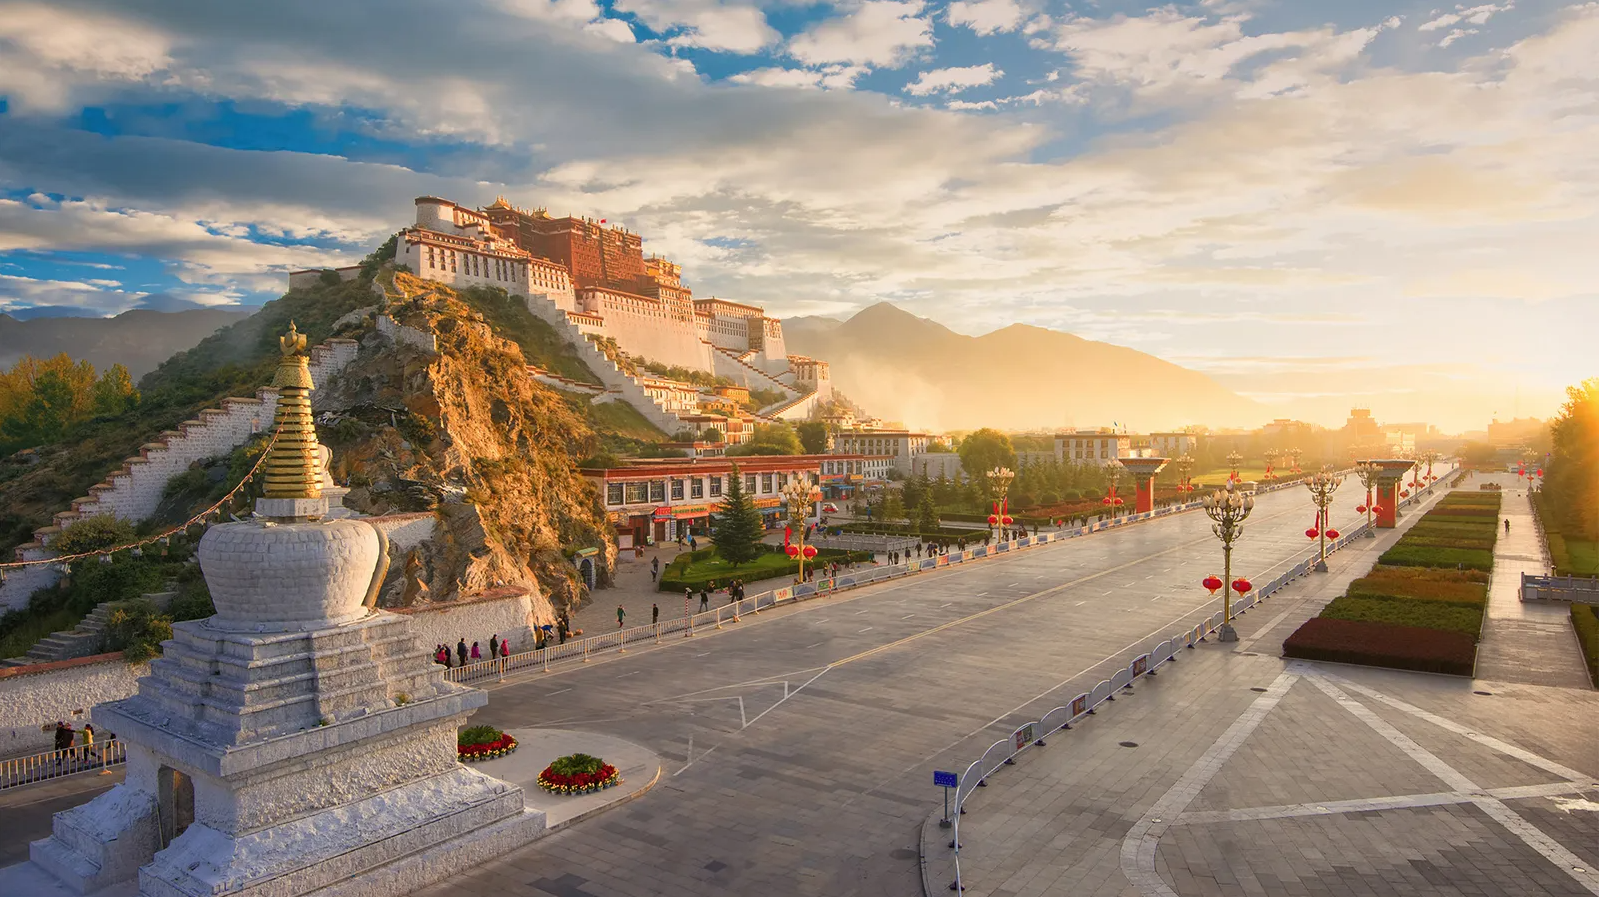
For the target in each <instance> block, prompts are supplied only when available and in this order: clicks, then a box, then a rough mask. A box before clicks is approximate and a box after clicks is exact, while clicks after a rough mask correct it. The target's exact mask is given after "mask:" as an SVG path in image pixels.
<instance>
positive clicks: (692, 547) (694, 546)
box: [688, 533, 700, 551]
mask: <svg viewBox="0 0 1599 897" xmlns="http://www.w3.org/2000/svg"><path fill="white" fill-rule="evenodd" d="M688 550H689V551H699V550H700V543H699V541H698V540H696V539H695V538H694V534H693V533H689V534H688Z"/></svg>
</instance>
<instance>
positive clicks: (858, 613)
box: [855, 608, 872, 617]
mask: <svg viewBox="0 0 1599 897" xmlns="http://www.w3.org/2000/svg"><path fill="white" fill-rule="evenodd" d="M871 610H872V609H871V608H867V609H866V610H858V611H856V612H855V616H857V617H858V616H860V615H861V614H866V613H871Z"/></svg>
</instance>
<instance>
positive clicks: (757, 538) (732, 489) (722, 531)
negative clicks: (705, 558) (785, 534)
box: [711, 464, 766, 568]
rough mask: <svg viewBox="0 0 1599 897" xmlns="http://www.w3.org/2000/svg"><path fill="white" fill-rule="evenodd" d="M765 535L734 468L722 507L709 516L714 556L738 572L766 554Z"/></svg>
mask: <svg viewBox="0 0 1599 897" xmlns="http://www.w3.org/2000/svg"><path fill="white" fill-rule="evenodd" d="M765 534H766V527H765V526H764V525H763V524H762V523H761V513H760V511H757V510H756V509H755V502H754V501H752V500H751V499H750V497H749V495H748V494H746V493H745V492H744V476H743V474H741V473H740V472H739V469H738V465H737V464H734V465H733V470H732V471H731V473H729V475H728V484H727V492H726V493H725V494H724V495H723V496H722V504H721V506H720V507H718V508H717V510H716V513H715V514H712V515H711V538H712V539H713V540H715V542H716V553H717V554H718V555H720V556H721V557H722V558H723V559H724V560H726V561H727V562H728V563H730V564H732V565H733V566H734V568H737V567H738V566H739V565H740V564H747V563H749V562H750V561H753V560H755V559H756V558H758V557H760V556H761V555H762V554H765V553H766V546H764V545H762V544H761V537H762V536H764V535H765Z"/></svg>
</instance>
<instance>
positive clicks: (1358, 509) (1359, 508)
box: [1355, 505, 1366, 514]
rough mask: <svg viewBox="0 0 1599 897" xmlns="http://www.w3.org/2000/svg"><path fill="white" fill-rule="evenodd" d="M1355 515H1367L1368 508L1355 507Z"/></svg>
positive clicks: (1362, 506)
mask: <svg viewBox="0 0 1599 897" xmlns="http://www.w3.org/2000/svg"><path fill="white" fill-rule="evenodd" d="M1355 513H1356V514H1364V513H1366V506H1365V505H1355Z"/></svg>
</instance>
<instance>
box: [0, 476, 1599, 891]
mask: <svg viewBox="0 0 1599 897" xmlns="http://www.w3.org/2000/svg"><path fill="white" fill-rule="evenodd" d="M1473 487H1474V484H1473ZM1352 504H1353V502H1352V501H1342V502H1339V503H1338V505H1339V507H1338V508H1335V516H1334V523H1335V525H1336V526H1338V527H1339V528H1341V529H1348V528H1353V526H1354V525H1355V524H1356V522H1357V521H1356V519H1355V515H1354V513H1353V510H1352V508H1350V507H1344V506H1346V505H1352ZM1419 513H1420V511H1419V510H1418V509H1410V510H1407V512H1406V516H1405V519H1404V520H1402V521H1401V525H1404V524H1405V523H1408V522H1409V521H1411V520H1414V519H1415V518H1416V517H1418V516H1419ZM1309 516H1310V505H1309V502H1308V499H1307V497H1306V493H1305V492H1304V490H1300V489H1296V490H1284V491H1282V492H1278V493H1272V494H1269V495H1263V496H1261V498H1260V500H1259V502H1258V504H1257V506H1256V510H1255V513H1254V515H1253V516H1252V517H1251V518H1250V521H1249V522H1248V524H1246V526H1247V528H1248V532H1247V534H1246V535H1245V537H1244V539H1243V541H1242V542H1241V543H1239V548H1238V550H1237V551H1236V552H1235V558H1234V563H1235V574H1236V573H1242V574H1244V575H1247V576H1248V577H1250V578H1251V579H1254V580H1255V581H1257V582H1264V581H1266V580H1268V579H1270V578H1272V577H1274V576H1276V575H1278V574H1280V573H1281V572H1283V571H1284V570H1286V569H1288V568H1289V567H1291V566H1292V565H1293V564H1294V563H1295V562H1296V561H1298V560H1301V559H1302V558H1303V557H1304V555H1305V553H1306V552H1307V551H1308V545H1309V543H1308V541H1307V540H1306V539H1305V537H1304V535H1303V529H1304V526H1305V522H1306V520H1307V519H1308V517H1309ZM1209 524H1210V521H1209V520H1208V518H1206V517H1205V516H1204V515H1203V514H1202V513H1189V514H1182V515H1177V516H1174V517H1170V518H1165V519H1160V520H1155V521H1150V522H1147V523H1143V524H1139V525H1136V526H1131V527H1128V528H1126V529H1123V530H1116V531H1109V532H1105V533H1100V534H1095V535H1093V536H1090V537H1087V538H1083V539H1074V540H1068V541H1066V542H1063V543H1060V544H1057V545H1051V546H1045V547H1042V548H1038V549H1032V550H1028V551H1024V552H1019V553H1017V554H1015V555H1013V556H1002V557H1000V558H997V559H992V560H987V561H981V562H976V563H971V564H965V565H961V566H960V567H956V568H949V569H946V570H942V571H938V572H933V573H927V574H922V575H919V576H915V577H910V578H907V579H903V580H896V581H893V582H889V583H883V584H879V585H876V586H873V587H870V588H866V589H861V590H857V591H852V592H846V593H842V594H839V595H836V596H833V597H829V598H820V599H815V600H811V601H808V602H804V603H801V604H798V605H793V606H787V607H784V608H783V609H781V610H769V611H765V612H763V613H761V614H759V615H756V614H748V615H745V617H744V618H743V622H741V623H739V624H737V625H731V626H728V627H727V628H726V629H724V630H722V631H714V630H700V631H699V632H697V633H696V635H695V636H694V637H693V638H681V637H679V638H669V639H667V640H665V642H663V643H662V644H661V645H660V646H658V647H657V646H650V645H645V646H638V647H633V648H630V649H629V651H628V653H627V654H625V655H606V656H603V657H597V658H596V659H595V660H594V661H593V662H591V663H588V664H578V663H573V664H569V665H566V666H564V667H556V668H554V669H553V670H552V671H551V672H550V673H548V674H542V673H540V674H529V675H528V676H527V677H525V678H522V679H518V680H508V681H507V682H506V683H504V684H503V685H499V686H494V687H491V690H490V703H489V706H488V707H487V708H486V709H484V710H483V711H481V712H480V713H479V714H478V715H477V717H476V718H475V721H477V722H484V723H489V724H493V725H497V726H501V727H505V728H510V729H514V730H523V729H528V728H531V727H535V726H538V727H553V728H561V729H575V730H582V731H589V732H596V733H601V734H605V735H609V736H613V737H616V738H621V739H625V740H627V741H629V742H633V743H636V744H638V745H641V746H643V747H644V748H645V749H647V750H648V751H650V752H653V753H654V754H655V755H657V756H658V757H659V758H660V762H661V765H662V768H663V772H662V775H661V778H660V781H659V783H658V784H656V785H655V787H654V788H653V789H651V790H650V791H649V792H648V793H646V794H643V795H642V796H640V797H639V798H638V799H636V800H633V801H631V802H629V803H627V804H625V805H622V806H619V807H616V808H614V809H611V810H607V811H606V812H605V813H604V814H602V815H599V816H596V817H593V818H589V819H585V820H583V821H582V822H581V823H580V824H576V825H573V826H570V827H568V828H566V829H564V830H562V831H558V832H555V833H553V834H551V835H549V836H547V837H546V838H543V839H541V840H540V841H537V842H535V843H534V844H532V845H530V846H529V847H527V848H524V849H522V850H519V851H516V852H514V853H512V854H509V855H507V856H505V857H503V858H501V859H500V860H497V861H494V862H491V863H488V864H485V865H484V866H482V867H481V868H480V869H478V870H476V871H474V872H473V873H471V874H469V875H466V876H463V877H460V878H457V879H455V880H452V881H450V882H447V883H445V884H442V885H439V886H437V887H434V888H432V889H430V890H426V891H423V892H421V893H424V894H428V895H438V897H443V895H446V894H448V895H455V894H460V893H497V894H508V895H530V897H545V895H554V897H585V895H586V897H602V895H654V894H661V895H701V894H738V895H764V894H773V895H786V894H802V895H809V894H817V895H822V894H827V895H836V894H861V895H889V897H913V895H919V894H922V893H923V887H924V886H923V878H924V875H923V865H924V860H923V853H924V849H923V843H924V842H926V843H927V847H926V849H925V853H926V856H925V864H926V872H927V875H926V878H927V880H928V881H929V882H930V883H931V885H932V886H933V887H934V888H935V889H937V890H938V891H939V892H942V893H948V891H947V890H944V889H947V887H948V885H949V882H950V881H951V880H952V876H951V875H950V872H951V871H952V864H951V862H950V860H951V857H950V856H949V853H950V851H949V850H948V847H947V838H948V830H944V829H938V828H937V826H936V816H930V814H935V813H936V811H937V809H938V807H939V799H940V793H939V791H938V789H936V788H934V787H932V781H931V773H932V771H933V770H934V769H952V770H958V769H964V768H965V766H966V765H967V764H968V763H970V762H971V761H972V760H974V759H976V757H977V756H978V755H979V754H980V753H981V752H982V750H983V749H984V748H985V747H987V745H988V744H989V743H991V742H993V741H994V740H996V739H998V738H1003V737H1004V736H1005V734H1006V733H1008V732H1009V731H1010V730H1011V729H1012V728H1014V727H1015V726H1016V725H1018V724H1020V723H1023V722H1026V721H1028V720H1033V719H1037V718H1038V716H1039V715H1040V714H1041V713H1043V712H1044V711H1045V710H1047V709H1049V708H1050V707H1053V706H1055V705H1057V704H1059V703H1061V702H1063V701H1064V700H1066V699H1068V698H1070V697H1071V696H1072V695H1074V694H1076V693H1078V692H1081V691H1086V690H1088V688H1090V687H1091V686H1093V684H1094V683H1095V682H1097V681H1099V680H1100V679H1102V678H1105V677H1107V676H1108V675H1109V674H1110V672H1111V671H1113V670H1114V669H1115V668H1118V667H1121V666H1125V665H1126V663H1127V661H1128V660H1129V659H1130V658H1131V657H1132V656H1133V655H1134V654H1136V653H1139V652H1140V651H1142V650H1147V649H1148V648H1149V647H1150V646H1152V645H1153V644H1154V642H1156V641H1158V640H1160V639H1162V638H1164V637H1166V636H1167V635H1168V634H1169V633H1170V632H1172V631H1174V630H1177V629H1180V628H1183V627H1185V626H1188V627H1191V626H1192V625H1193V624H1194V623H1195V622H1197V621H1199V620H1201V619H1202V618H1203V617H1204V616H1205V615H1206V614H1208V613H1209V612H1211V611H1213V610H1214V609H1215V607H1216V603H1215V602H1214V601H1213V600H1212V599H1210V598H1209V596H1208V595H1207V593H1206V592H1205V591H1204V589H1203V588H1201V587H1200V586H1199V580H1200V579H1202V578H1203V577H1204V576H1205V575H1206V574H1208V573H1212V572H1215V573H1218V574H1219V573H1220V567H1221V565H1220V550H1219V546H1218V543H1217V542H1216V540H1215V538H1214V537H1213V536H1212V535H1211V534H1210V532H1209ZM1514 526H1515V524H1513V527H1514ZM1395 538H1396V534H1394V533H1384V534H1383V535H1382V536H1381V537H1379V538H1376V539H1369V540H1365V539H1362V540H1356V541H1354V542H1353V543H1352V544H1351V545H1350V547H1348V548H1346V549H1345V550H1344V551H1341V552H1339V553H1338V554H1336V555H1335V556H1334V557H1333V558H1332V559H1331V567H1332V572H1330V573H1328V574H1320V575H1313V576H1310V577H1306V578H1304V579H1301V580H1298V581H1296V582H1295V583H1293V584H1291V585H1290V586H1289V587H1288V588H1287V589H1285V590H1284V591H1283V592H1281V593H1279V594H1278V595H1277V596H1274V597H1273V598H1271V599H1270V600H1268V601H1267V602H1265V603H1264V604H1262V605H1260V606H1258V607H1257V608H1255V609H1254V610H1252V611H1250V612H1249V613H1248V614H1247V615H1245V616H1243V617H1241V618H1240V619H1239V621H1238V628H1239V632H1240V636H1241V641H1240V642H1238V643H1236V644H1232V645H1220V644H1215V643H1213V642H1212V643H1206V644H1202V645H1200V646H1198V647H1197V649H1196V650H1192V651H1184V652H1182V653H1180V654H1179V656H1178V658H1177V662H1176V663H1175V664H1174V665H1172V666H1170V667H1168V668H1163V669H1162V671H1161V675H1160V676H1159V678H1158V679H1153V680H1141V681H1139V682H1138V683H1137V684H1136V686H1135V688H1134V690H1133V692H1132V693H1131V694H1127V695H1125V696H1122V697H1119V699H1118V700H1117V701H1116V702H1115V703H1114V704H1109V705H1106V706H1105V707H1104V708H1103V709H1101V710H1100V711H1099V712H1098V713H1096V715H1095V716H1093V717H1091V718H1089V719H1087V720H1084V721H1083V722H1082V723H1081V724H1079V725H1076V726H1074V729H1073V731H1071V732H1060V733H1056V734H1055V735H1054V736H1052V737H1051V738H1050V739H1049V740H1048V746H1047V747H1044V748H1040V749H1037V750H1032V751H1028V752H1027V753H1025V754H1024V755H1022V756H1021V757H1020V758H1018V761H1017V764H1016V765H1015V766H1014V767H1007V768H1005V769H1004V770H1002V771H1001V772H999V773H997V774H995V775H994V776H993V777H992V779H991V781H990V783H989V787H987V788H984V789H981V791H980V792H979V793H978V794H977V795H976V796H974V797H973V799H972V800H971V802H970V803H969V812H968V813H967V815H966V816H965V817H964V818H963V820H962V830H961V836H962V840H963V848H962V850H961V862H962V876H963V880H964V881H965V884H966V889H967V893H969V894H992V895H1022V894H1072V895H1083V897H1098V895H1118V897H1119V895H1142V897H1153V895H1172V894H1175V895H1182V897H1197V895H1209V894H1229V895H1230V894H1293V895H1299V894H1303V895H1322V894H1327V895H1345V894H1347V895H1396V897H1397V895H1412V894H1437V895H1445V894H1448V895H1455V894H1467V895H1496V894H1503V895H1514V897H1521V895H1555V894H1559V895H1566V894H1599V882H1596V880H1595V878H1594V877H1593V870H1594V869H1595V868H1599V855H1596V854H1599V849H1596V847H1595V845H1599V813H1596V812H1595V811H1596V810H1599V785H1596V784H1595V783H1599V747H1596V745H1599V722H1596V721H1599V694H1596V693H1595V692H1593V691H1592V690H1589V689H1587V688H1585V687H1583V688H1579V687H1570V688H1562V687H1551V686H1545V685H1536V684H1521V683H1517V682H1508V681H1486V680H1478V681H1470V680H1464V679H1458V678H1454V677H1444V676H1433V675H1426V674H1413V673H1400V672H1388V671H1381V670H1368V669H1361V668H1354V667H1344V666H1338V665H1331V664H1301V663H1297V662H1288V661H1285V660H1283V659H1281V658H1280V657H1278V654H1279V653H1280V651H1281V642H1282V639H1283V638H1284V637H1285V636H1286V635H1287V634H1288V633H1289V632H1291V631H1292V630H1293V629H1294V628H1295V627H1296V626H1297V625H1298V624H1299V623H1300V622H1302V621H1303V620H1304V619H1306V618H1307V617H1309V616H1312V615H1314V614H1315V613H1316V612H1318V611H1319V609H1320V608H1321V606H1322V605H1323V604H1324V603H1325V602H1326V601H1328V600H1330V599H1331V598H1332V597H1334V596H1336V595H1337V594H1339V593H1340V592H1341V590H1342V587H1343V585H1344V584H1346V583H1347V581H1348V580H1349V579H1350V578H1352V577H1354V576H1356V575H1359V574H1360V573H1362V572H1364V570H1365V569H1366V568H1367V567H1369V566H1370V565H1371V563H1373V562H1374V561H1375V559H1376V557H1377V555H1378V554H1379V553H1380V552H1381V551H1382V550H1383V549H1384V548H1386V547H1387V546H1388V545H1391V544H1392V542H1393V541H1394V539H1395ZM663 563H664V561H663ZM646 576H647V574H646ZM607 600H608V599H607V597H606V594H605V593H603V592H602V593H600V596H599V600H598V602H597V603H598V604H600V606H604V604H603V603H604V602H606V601H607ZM611 604H612V607H611V609H612V610H613V611H614V602H611ZM663 611H664V608H663ZM613 622H614V617H613ZM630 622H631V620H630ZM1568 649H1569V650H1574V647H1571V646H1568ZM1477 692H1489V694H1478V693H1477ZM529 759H534V758H531V756H530V757H529ZM91 778H93V777H91ZM73 781H75V782H79V783H81V785H80V787H81V788H82V789H84V790H82V791H81V792H80V793H79V794H78V795H77V796H76V798H75V799H72V800H70V802H71V803H76V802H79V801H81V800H82V799H84V795H86V794H87V793H89V791H88V789H92V788H95V787H98V786H103V785H104V784H105V783H106V779H103V778H101V779H98V780H97V781H88V780H85V779H78V780H73ZM57 784H58V783H52V784H51V785H50V786H41V787H52V788H54V787H57ZM23 790H26V789H23ZM68 797H70V795H65V796H64V795H60V794H52V795H51V797H50V798H49V800H46V801H44V802H42V803H38V804H28V805H21V804H12V803H10V802H9V801H10V800H11V799H12V796H11V795H0V798H5V800H0V841H3V846H4V847H5V849H7V850H12V848H14V847H15V846H16V845H17V844H19V843H21V842H23V841H25V840H26V839H27V838H28V837H40V836H42V834H43V833H44V832H45V830H46V829H47V828H48V812H47V810H48V809H50V808H51V807H52V806H53V805H51V804H50V801H56V800H66V799H67V798H68ZM55 808H59V807H55ZM930 820H932V821H933V822H934V823H935V824H932V825H928V823H929V821H930ZM928 832H933V833H935V834H933V835H928V834H927V833H928ZM937 833H942V834H941V835H939V834H937ZM940 836H941V837H942V838H943V839H946V840H944V841H940V840H936V839H937V838H938V837H940ZM14 852H15V851H13V853H14Z"/></svg>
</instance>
